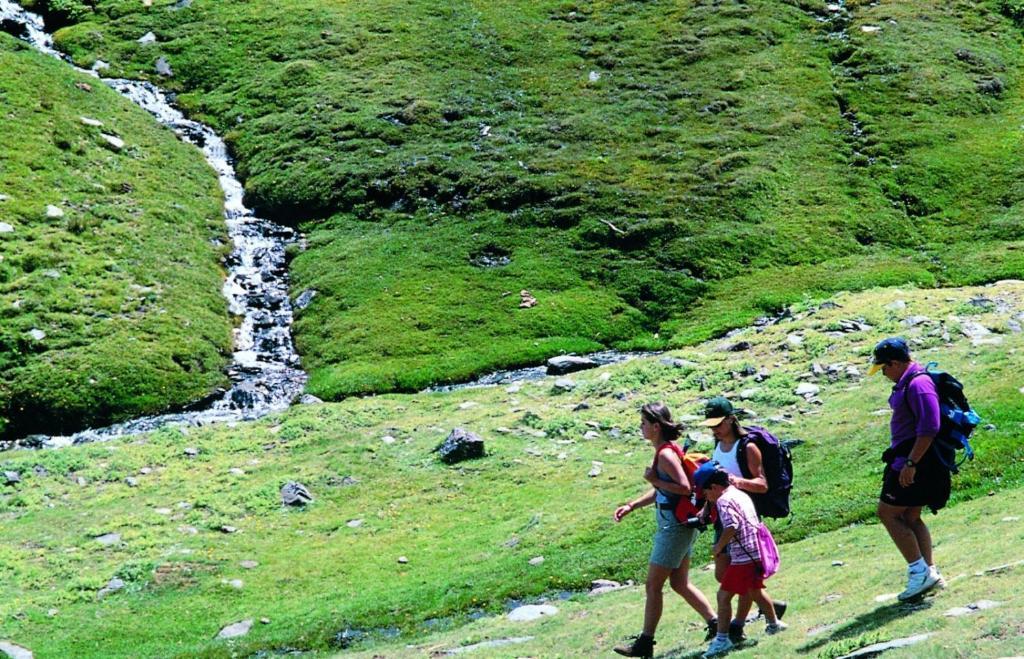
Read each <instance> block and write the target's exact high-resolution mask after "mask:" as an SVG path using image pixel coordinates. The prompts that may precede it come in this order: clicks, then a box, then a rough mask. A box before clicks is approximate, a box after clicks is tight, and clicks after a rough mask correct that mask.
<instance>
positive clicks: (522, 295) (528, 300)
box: [488, 127, 537, 309]
mask: <svg viewBox="0 0 1024 659" xmlns="http://www.w3.org/2000/svg"><path fill="white" fill-rule="evenodd" d="M488 128H489V127H488ZM535 306H537V298H535V297H533V295H532V294H531V293H530V291H528V290H525V289H523V290H521V291H519V308H520V309H529V308H530V307H535Z"/></svg>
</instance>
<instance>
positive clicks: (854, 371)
mask: <svg viewBox="0 0 1024 659" xmlns="http://www.w3.org/2000/svg"><path fill="white" fill-rule="evenodd" d="M846 377H847V378H849V379H851V380H857V379H859V378H860V377H861V372H860V369H859V368H857V367H856V366H847V367H846Z"/></svg>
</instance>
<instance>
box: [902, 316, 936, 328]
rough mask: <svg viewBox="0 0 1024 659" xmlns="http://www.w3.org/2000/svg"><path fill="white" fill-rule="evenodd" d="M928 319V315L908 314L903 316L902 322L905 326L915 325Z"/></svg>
mask: <svg viewBox="0 0 1024 659" xmlns="http://www.w3.org/2000/svg"><path fill="white" fill-rule="evenodd" d="M929 320H930V319H929V318H928V316H910V317H908V318H904V319H903V321H902V323H903V324H904V325H906V326H907V327H917V326H918V325H921V324H923V323H927V322H928V321H929Z"/></svg>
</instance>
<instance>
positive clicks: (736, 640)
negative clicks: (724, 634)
mask: <svg viewBox="0 0 1024 659" xmlns="http://www.w3.org/2000/svg"><path fill="white" fill-rule="evenodd" d="M729 640H730V641H732V644H733V645H740V644H742V643H744V642H745V641H746V640H747V636H746V634H744V633H743V623H742V622H737V621H735V620H733V621H732V622H730V623H729Z"/></svg>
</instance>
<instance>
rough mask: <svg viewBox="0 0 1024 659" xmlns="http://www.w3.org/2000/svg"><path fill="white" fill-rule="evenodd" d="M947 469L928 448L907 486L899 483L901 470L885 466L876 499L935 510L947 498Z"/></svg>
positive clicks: (942, 504)
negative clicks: (880, 489) (879, 494)
mask: <svg viewBox="0 0 1024 659" xmlns="http://www.w3.org/2000/svg"><path fill="white" fill-rule="evenodd" d="M949 489H950V482H949V470H948V469H946V468H945V467H944V466H943V465H942V463H940V462H939V461H938V459H937V458H936V457H935V452H934V451H931V450H929V451H928V452H927V453H926V454H925V457H924V459H923V460H921V462H920V464H918V466H917V470H916V473H915V474H914V482H913V483H911V485H910V487H903V486H901V485H900V472H898V471H896V470H894V469H893V468H892V467H889V466H886V468H885V475H884V476H883V477H882V494H881V496H879V500H881V502H882V503H887V504H889V505H890V506H907V507H918V506H921V507H924V506H928V507H929V508H931V509H932V512H937V511H938V510H939V509H940V508H943V507H944V506H945V505H946V502H947V501H949Z"/></svg>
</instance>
